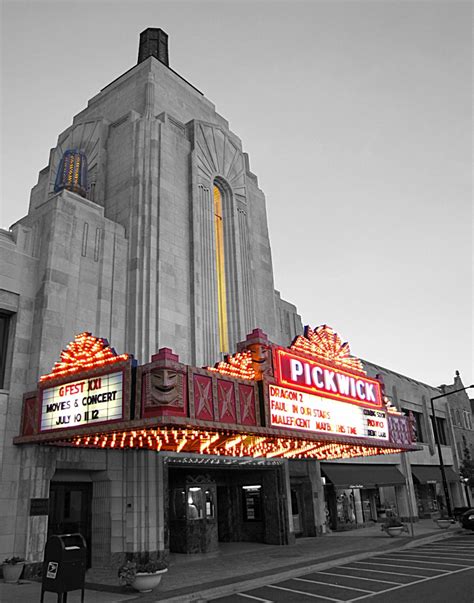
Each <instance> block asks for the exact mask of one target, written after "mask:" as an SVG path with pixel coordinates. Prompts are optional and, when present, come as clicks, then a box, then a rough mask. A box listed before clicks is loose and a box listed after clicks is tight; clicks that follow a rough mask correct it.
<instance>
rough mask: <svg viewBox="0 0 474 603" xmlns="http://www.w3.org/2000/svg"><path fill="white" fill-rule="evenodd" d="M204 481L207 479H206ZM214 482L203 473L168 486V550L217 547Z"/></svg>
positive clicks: (214, 548)
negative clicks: (170, 486) (200, 475)
mask: <svg viewBox="0 0 474 603" xmlns="http://www.w3.org/2000/svg"><path fill="white" fill-rule="evenodd" d="M206 480H207V481H206ZM216 495H217V494H216V484H215V482H213V481H211V480H210V478H209V477H208V476H207V477H206V476H203V477H198V478H191V477H190V476H188V477H187V478H185V480H184V481H183V483H181V484H174V485H173V487H172V488H171V489H170V508H169V513H170V522H169V526H170V551H171V552H172V553H210V552H212V551H215V550H216V549H217V545H218V530H217V512H216V511H217V509H216Z"/></svg>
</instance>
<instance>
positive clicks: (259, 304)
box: [0, 29, 460, 566]
mask: <svg viewBox="0 0 474 603" xmlns="http://www.w3.org/2000/svg"><path fill="white" fill-rule="evenodd" d="M0 259H1V261H0V270H1V273H0V346H1V349H0V352H1V354H0V433H1V438H0V440H1V448H0V470H1V484H0V513H1V514H2V517H4V518H6V521H4V522H2V523H1V524H0V555H3V556H9V555H13V554H21V555H22V556H25V557H27V558H28V560H30V561H39V560H40V559H41V558H42V553H43V549H44V545H45V542H46V539H47V536H48V534H52V533H58V532H61V531H66V532H67V531H71V530H79V531H81V532H82V533H84V535H85V536H86V539H87V540H88V542H89V545H90V547H89V557H90V558H89V563H90V564H91V565H92V566H101V565H110V564H114V563H116V562H118V561H120V560H122V559H123V556H124V555H125V554H127V553H128V554H135V553H141V552H149V553H151V554H157V555H160V556H163V555H166V554H167V552H169V551H174V552H183V553H200V552H206V551H210V550H213V549H214V548H215V547H216V546H218V542H219V541H226V542H232V541H239V540H251V541H258V542H264V543H279V544H282V545H283V544H290V543H291V542H293V539H294V537H295V535H304V536H317V535H322V534H323V533H324V532H325V531H326V530H327V529H341V528H343V527H357V526H358V525H363V524H364V523H367V522H369V521H375V520H377V519H378V518H380V517H381V516H383V514H384V513H385V512H386V509H388V508H392V507H396V509H397V510H398V512H399V513H400V514H401V515H403V516H405V517H408V516H413V517H418V515H419V511H420V513H421V511H423V513H426V514H429V513H431V512H434V511H433V510H434V507H435V506H436V503H437V495H438V494H439V477H438V474H436V465H437V459H436V456H435V454H434V448H433V442H432V434H431V432H430V425H429V418H428V417H429V413H428V410H427V406H426V404H427V400H429V397H430V395H435V394H437V393H439V392H440V390H439V389H437V388H433V387H430V386H427V385H424V384H420V383H418V382H415V381H413V380H411V379H409V378H406V377H403V376H401V375H397V374H396V373H393V372H392V371H390V370H387V369H383V368H381V367H378V366H377V365H374V364H371V363H368V362H363V361H360V360H358V359H357V358H355V357H353V356H352V355H351V354H350V352H349V348H348V345H347V344H344V343H342V340H341V339H340V338H339V336H338V335H337V334H336V333H335V332H334V331H332V330H331V329H329V328H328V327H319V328H317V329H314V330H312V329H307V330H306V332H305V334H304V335H302V333H303V329H302V325H301V319H300V317H299V315H298V313H297V310H296V307H295V306H294V305H293V304H291V303H290V302H287V301H285V300H283V299H281V297H280V295H279V293H278V291H276V290H275V285H274V281H273V268H272V257H271V249H270V242H269V234H268V227H267V218H266V207H265V197H264V194H263V192H262V191H261V190H260V189H259V187H258V181H257V177H256V176H255V175H254V174H253V173H252V172H251V170H250V163H249V159H248V156H247V155H246V154H245V152H244V151H243V148H242V143H241V141H240V140H239V138H238V137H237V136H236V135H235V134H234V133H233V132H231V131H230V129H229V126H228V122H227V121H226V120H225V119H224V118H223V117H222V116H220V115H219V114H218V113H217V112H216V110H215V107H214V105H213V104H212V103H211V102H210V101H209V100H208V99H206V98H205V97H204V95H203V94H202V93H201V92H200V91H199V90H198V89H196V88H195V87H194V86H193V85H192V84H190V83H189V82H187V81H186V80H184V79H183V78H182V77H181V76H180V75H179V74H177V73H176V72H174V71H173V70H172V69H171V68H170V66H169V59H168V43H167V35H166V34H165V33H164V32H163V31H162V30H158V29H148V30H146V31H145V32H143V33H142V34H141V37H140V48H139V57H138V63H137V65H135V66H134V67H133V68H132V69H130V70H128V71H127V72H126V73H124V74H123V75H122V76H120V77H119V78H117V79H116V80H115V81H113V82H112V83H110V84H109V85H107V86H106V87H105V88H103V89H102V90H101V91H100V92H99V93H98V94H97V95H96V96H95V97H93V98H92V99H91V100H90V101H89V102H88V105H87V107H86V108H85V109H84V110H83V111H81V112H80V113H79V114H77V115H76V116H75V117H74V118H73V120H72V124H71V126H70V127H69V128H67V129H66V130H65V131H64V132H62V133H61V134H60V135H59V137H58V141H57V145H56V146H55V147H54V148H53V149H52V150H51V152H50V155H49V161H48V165H47V166H46V167H45V168H44V169H43V170H41V172H40V174H39V177H38V183H37V184H36V186H35V187H34V188H33V189H32V192H31V198H30V206H29V210H28V214H27V215H26V216H25V217H24V218H22V219H21V220H20V221H18V222H17V223H16V224H14V225H13V226H12V227H11V229H10V230H9V231H4V230H1V231H0ZM106 340H107V341H108V342H109V343H110V345H111V346H113V348H111V347H110V346H109V345H108V344H107V343H106ZM114 350H117V353H115V352H114ZM216 363H217V364H218V365H217V368H216V366H215V365H216ZM402 410H403V411H406V412H404V413H402V412H401V411H402ZM410 411H411V412H413V418H411V415H410V414H409V413H410ZM417 413H418V414H417ZM420 417H421V418H420ZM443 417H446V415H445V413H444V410H443V409H442V408H441V409H440V420H443ZM446 420H448V418H447V417H446ZM420 426H421V427H422V428H423V431H422V432H421V431H420ZM413 427H415V428H416V429H417V430H418V442H417V443H415V441H414V437H413ZM420 433H421V435H422V437H420ZM446 434H447V438H449V430H448V429H446ZM423 438H427V441H426V442H425V440H423ZM430 438H431V439H430ZM443 450H445V455H446V456H445V463H446V465H447V466H448V467H451V466H452V467H453V472H454V476H455V477H456V475H455V472H456V467H455V465H454V459H453V456H452V453H451V448H450V442H449V441H448V439H447V440H446V446H444V447H443ZM400 451H408V454H407V455H404V454H402V455H401V454H400ZM356 459H357V460H356ZM348 463H350V464H351V472H350V473H349V474H348V472H347V464H348ZM418 466H420V467H423V466H427V467H429V468H430V470H431V469H432V470H433V471H432V472H431V473H429V475H428V474H426V471H425V473H423V471H421V470H418V469H416V467H418ZM374 467H377V471H375V469H374ZM348 475H349V477H348ZM375 475H376V479H375V477H374V476H375ZM353 477H355V478H356V479H355V480H354V479H352V478H353ZM451 477H452V476H451ZM458 489H459V488H458V484H456V483H454V482H453V488H452V496H453V497H456V496H460V494H459V492H458Z"/></svg>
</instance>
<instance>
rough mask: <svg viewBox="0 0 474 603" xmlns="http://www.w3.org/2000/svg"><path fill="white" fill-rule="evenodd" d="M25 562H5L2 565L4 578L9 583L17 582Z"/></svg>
mask: <svg viewBox="0 0 474 603" xmlns="http://www.w3.org/2000/svg"><path fill="white" fill-rule="evenodd" d="M24 565H25V564H24V563H23V562H20V563H4V564H3V565H2V571H3V579H4V580H5V582H6V583H7V584H16V583H17V582H18V580H19V579H20V576H21V572H22V571H23V567H24Z"/></svg>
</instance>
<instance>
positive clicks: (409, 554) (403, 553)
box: [392, 551, 474, 565]
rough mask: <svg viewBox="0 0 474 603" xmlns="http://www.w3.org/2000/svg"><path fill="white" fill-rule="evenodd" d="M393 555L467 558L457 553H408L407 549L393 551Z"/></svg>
mask: <svg viewBox="0 0 474 603" xmlns="http://www.w3.org/2000/svg"><path fill="white" fill-rule="evenodd" d="M392 555H405V556H410V557H414V556H417V557H420V556H423V557H424V558H425V559H426V558H431V557H433V558H434V559H451V560H454V559H463V560H466V557H461V556H460V555H455V554H454V553H423V554H422V555H420V554H418V555H417V554H416V553H408V552H405V551H400V552H399V553H398V552H397V553H392ZM470 560H471V559H468V561H470ZM473 560H474V558H473ZM460 565H466V564H465V563H461V564H460Z"/></svg>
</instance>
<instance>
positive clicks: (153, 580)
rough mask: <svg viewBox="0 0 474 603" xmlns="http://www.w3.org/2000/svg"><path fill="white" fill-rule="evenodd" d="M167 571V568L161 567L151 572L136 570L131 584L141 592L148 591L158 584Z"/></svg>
mask: <svg viewBox="0 0 474 603" xmlns="http://www.w3.org/2000/svg"><path fill="white" fill-rule="evenodd" d="M167 571H168V569H162V570H158V571H157V572H154V573H153V574H146V573H141V572H137V575H136V576H135V580H134V581H133V583H132V586H133V588H134V589H135V590H138V591H139V592H141V593H149V592H151V591H152V590H153V589H154V588H156V587H157V586H158V585H159V583H160V582H161V578H162V576H163V574H164V573H165V572H167Z"/></svg>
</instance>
